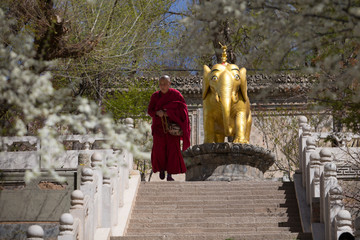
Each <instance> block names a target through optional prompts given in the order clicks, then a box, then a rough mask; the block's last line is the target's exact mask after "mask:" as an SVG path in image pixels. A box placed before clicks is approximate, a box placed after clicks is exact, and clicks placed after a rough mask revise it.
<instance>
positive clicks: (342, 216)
mask: <svg viewBox="0 0 360 240" xmlns="http://www.w3.org/2000/svg"><path fill="white" fill-rule="evenodd" d="M335 226H336V227H335V231H336V235H335V237H336V238H333V239H334V240H337V239H339V237H340V235H342V234H347V235H349V234H350V235H352V234H353V230H352V224H351V214H350V212H349V211H347V210H340V211H339V213H338V214H337V215H336V217H335ZM347 239H349V238H347Z"/></svg>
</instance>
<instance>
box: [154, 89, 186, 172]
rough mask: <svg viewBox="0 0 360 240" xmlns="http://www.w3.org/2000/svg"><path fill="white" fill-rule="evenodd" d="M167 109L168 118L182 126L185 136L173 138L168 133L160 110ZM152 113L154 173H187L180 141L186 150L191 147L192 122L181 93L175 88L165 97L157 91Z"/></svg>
mask: <svg viewBox="0 0 360 240" xmlns="http://www.w3.org/2000/svg"><path fill="white" fill-rule="evenodd" d="M159 110H164V111H166V113H167V115H168V119H169V120H170V121H172V122H176V123H177V124H179V126H180V127H181V129H182V130H183V136H181V137H178V136H172V135H170V134H169V133H164V129H163V126H162V123H161V118H160V117H159V116H157V115H156V111H159ZM148 114H149V115H150V116H151V117H152V125H151V130H152V135H153V148H152V152H151V164H152V170H153V172H154V173H156V172H159V171H167V172H168V173H170V174H178V173H185V172H186V167H185V163H184V159H183V157H182V155H181V149H180V139H182V140H183V149H182V150H183V151H185V150H186V149H187V148H188V147H189V146H190V122H189V116H188V110H187V105H186V102H185V100H184V98H183V96H182V95H181V93H180V92H179V91H178V90H176V89H173V88H169V91H168V92H167V93H165V94H163V93H162V92H161V91H157V92H155V93H154V94H153V95H152V96H151V99H150V103H149V107H148Z"/></svg>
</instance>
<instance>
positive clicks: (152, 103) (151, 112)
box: [148, 94, 156, 117]
mask: <svg viewBox="0 0 360 240" xmlns="http://www.w3.org/2000/svg"><path fill="white" fill-rule="evenodd" d="M155 106H156V101H155V94H153V95H152V96H151V99H150V103H149V106H148V114H149V115H150V116H151V117H155V116H156V110H155Z"/></svg>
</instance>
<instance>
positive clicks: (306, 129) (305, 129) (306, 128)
mask: <svg viewBox="0 0 360 240" xmlns="http://www.w3.org/2000/svg"><path fill="white" fill-rule="evenodd" d="M301 129H302V130H301V136H300V138H299V149H300V150H299V155H300V156H299V158H300V159H299V160H300V162H299V167H300V172H304V171H305V169H304V163H303V160H304V151H305V148H306V139H307V138H308V137H311V132H310V129H311V128H310V125H308V124H303V125H302V128H301Z"/></svg>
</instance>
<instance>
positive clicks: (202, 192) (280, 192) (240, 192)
mask: <svg viewBox="0 0 360 240" xmlns="http://www.w3.org/2000/svg"><path fill="white" fill-rule="evenodd" d="M138 194H141V195H144V196H162V195H167V196H169V195H170V196H171V195H175V194H176V195H178V196H197V195H203V196H214V195H215V196H223V195H225V194H226V196H250V197H251V196H266V195H277V196H293V195H295V191H291V192H289V191H284V190H269V189H264V190H263V191H262V190H246V191H244V190H236V189H235V190H232V189H221V190H220V189H219V190H218V191H213V190H211V191H207V190H206V189H205V190H194V191H187V192H185V191H176V190H170V189H169V190H168V191H165V190H163V191H157V190H154V191H151V192H138Z"/></svg>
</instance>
